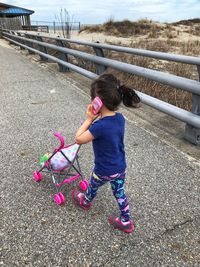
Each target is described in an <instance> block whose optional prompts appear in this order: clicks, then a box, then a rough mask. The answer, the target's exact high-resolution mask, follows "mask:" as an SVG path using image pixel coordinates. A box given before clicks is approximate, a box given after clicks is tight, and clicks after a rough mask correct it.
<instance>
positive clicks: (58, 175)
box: [33, 132, 88, 205]
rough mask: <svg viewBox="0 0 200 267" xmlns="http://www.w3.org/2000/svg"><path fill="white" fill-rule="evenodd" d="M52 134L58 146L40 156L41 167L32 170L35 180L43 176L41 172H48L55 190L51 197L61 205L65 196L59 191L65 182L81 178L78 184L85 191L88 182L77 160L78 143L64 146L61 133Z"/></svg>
mask: <svg viewBox="0 0 200 267" xmlns="http://www.w3.org/2000/svg"><path fill="white" fill-rule="evenodd" d="M54 136H55V137H57V138H58V139H59V141H60V146H59V147H57V148H55V149H54V151H53V153H52V154H45V155H43V156H42V157H41V158H40V164H41V165H42V167H41V168H40V170H39V171H35V172H33V178H34V180H35V181H36V182H40V181H41V180H42V178H43V173H48V174H50V175H51V178H52V182H53V185H54V187H55V190H56V194H55V195H54V197H53V199H54V202H55V203H56V204H58V205H61V204H63V203H64V202H65V197H64V195H63V193H62V192H61V190H62V187H63V186H64V185H65V184H68V183H71V182H73V181H75V180H77V179H79V178H81V181H80V183H79V185H80V188H81V189H82V190H84V191H85V190H87V188H88V182H87V180H85V179H84V178H83V174H82V172H81V168H80V164H79V161H78V158H79V156H78V152H79V149H80V145H78V144H76V143H75V144H71V145H67V146H65V141H64V138H63V136H62V135H61V134H59V133H58V132H54Z"/></svg>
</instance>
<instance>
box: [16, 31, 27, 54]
mask: <svg viewBox="0 0 200 267" xmlns="http://www.w3.org/2000/svg"><path fill="white" fill-rule="evenodd" d="M16 34H17V35H18V36H20V37H23V36H22V35H21V33H20V32H16ZM21 43H22V44H27V42H26V41H21ZM20 50H25V48H24V47H23V46H20Z"/></svg>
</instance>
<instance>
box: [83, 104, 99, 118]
mask: <svg viewBox="0 0 200 267" xmlns="http://www.w3.org/2000/svg"><path fill="white" fill-rule="evenodd" d="M86 116H87V119H89V120H91V121H93V120H95V119H96V118H97V117H98V116H99V114H96V115H94V114H93V112H92V104H90V105H88V107H87V111H86Z"/></svg>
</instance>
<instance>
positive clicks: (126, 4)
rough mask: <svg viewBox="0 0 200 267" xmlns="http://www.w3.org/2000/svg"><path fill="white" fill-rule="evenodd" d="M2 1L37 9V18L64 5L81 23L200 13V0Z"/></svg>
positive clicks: (170, 19)
mask: <svg viewBox="0 0 200 267" xmlns="http://www.w3.org/2000/svg"><path fill="white" fill-rule="evenodd" d="M2 3H5V4H11V5H15V6H20V7H24V8H27V9H31V10H34V11H35V14H34V15H32V20H34V21H54V20H55V16H59V13H60V10H61V8H62V9H66V10H67V11H68V13H69V14H70V17H71V18H72V17H73V21H80V22H81V23H82V24H95V23H97V24H98V23H103V22H105V21H107V20H108V19H109V18H113V19H114V20H124V19H129V20H138V19H141V18H148V19H153V20H156V21H160V22H173V21H177V20H181V19H189V18H198V17H200V0H106V1H105V2H104V1H95V0H55V1H51V0H40V1H39V0H29V1H25V0H20V1H18V0H9V1H2Z"/></svg>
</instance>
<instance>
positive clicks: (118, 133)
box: [89, 113, 126, 176]
mask: <svg viewBox="0 0 200 267" xmlns="http://www.w3.org/2000/svg"><path fill="white" fill-rule="evenodd" d="M124 127H125V119H124V117H123V116H122V114H121V113H116V114H115V115H113V116H106V117H103V118H101V119H99V120H97V121H95V122H94V123H93V124H92V125H91V126H90V128H89V131H90V133H91V134H92V135H93V136H94V140H93V141H92V144H93V150H94V157H95V159H94V163H95V166H94V172H95V174H97V175H99V176H104V175H105V176H109V175H113V174H115V173H121V172H123V171H125V169H126V159H125V151H124Z"/></svg>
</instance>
